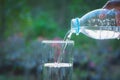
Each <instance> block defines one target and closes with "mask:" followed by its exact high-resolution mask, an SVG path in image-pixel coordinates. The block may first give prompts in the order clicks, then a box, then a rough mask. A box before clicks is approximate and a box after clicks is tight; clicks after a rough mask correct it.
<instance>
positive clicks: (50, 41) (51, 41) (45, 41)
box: [41, 40, 74, 44]
mask: <svg viewBox="0 0 120 80" xmlns="http://www.w3.org/2000/svg"><path fill="white" fill-rule="evenodd" d="M41 42H42V43H68V44H69V43H71V44H74V41H73V40H68V41H64V40H43V41H41Z"/></svg>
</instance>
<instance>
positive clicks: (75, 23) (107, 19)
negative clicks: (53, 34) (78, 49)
mask: <svg viewBox="0 0 120 80" xmlns="http://www.w3.org/2000/svg"><path fill="white" fill-rule="evenodd" d="M71 32H72V33H75V34H76V35H79V33H83V34H85V35H86V36H88V37H91V38H94V39H116V38H120V10H117V9H114V8H111V9H107V8H104V9H96V10H93V11H91V12H88V13H87V14H85V15H84V16H83V17H81V18H75V19H72V20H71Z"/></svg>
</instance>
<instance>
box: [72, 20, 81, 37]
mask: <svg viewBox="0 0 120 80" xmlns="http://www.w3.org/2000/svg"><path fill="white" fill-rule="evenodd" d="M71 31H72V32H73V33H76V35H79V33H80V18H75V19H72V20H71Z"/></svg>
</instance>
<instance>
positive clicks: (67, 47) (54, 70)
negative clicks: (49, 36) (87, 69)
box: [42, 40, 74, 80]
mask: <svg viewBox="0 0 120 80" xmlns="http://www.w3.org/2000/svg"><path fill="white" fill-rule="evenodd" d="M42 44H43V55H44V61H45V62H44V65H43V66H44V69H43V73H44V80H71V79H72V68H73V53H72V51H73V46H74V41H71V40H70V41H53V40H52V41H50V40H44V41H42Z"/></svg>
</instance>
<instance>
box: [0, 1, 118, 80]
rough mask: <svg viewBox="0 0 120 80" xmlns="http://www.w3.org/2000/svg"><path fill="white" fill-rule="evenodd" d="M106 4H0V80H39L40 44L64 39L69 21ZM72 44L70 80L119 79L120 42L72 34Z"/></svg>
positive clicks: (16, 2)
mask: <svg viewBox="0 0 120 80" xmlns="http://www.w3.org/2000/svg"><path fill="white" fill-rule="evenodd" d="M107 1H108V0H1V1H0V80H23V79H28V78H29V80H37V79H38V80H42V78H41V77H42V76H41V75H42V72H40V70H39V68H40V67H39V63H41V61H40V59H41V55H40V53H41V51H40V50H39V48H40V46H39V44H40V41H41V40H44V39H50V40H54V39H63V38H64V36H65V34H66V33H67V31H68V30H69V29H70V21H71V19H72V18H76V17H82V16H83V15H84V14H86V13H87V12H89V11H91V10H94V9H98V8H102V7H103V5H104V4H105V3H106V2H107ZM72 40H74V41H75V51H74V57H75V60H74V71H73V78H74V79H73V80H119V79H120V41H119V40H94V39H91V38H89V37H87V36H85V35H83V34H80V35H79V36H76V35H75V34H73V35H72ZM36 51H37V52H36ZM33 56H34V57H33ZM36 56H37V57H36ZM31 57H32V59H31ZM27 61H28V62H29V64H28V65H27V64H26V62H27ZM25 64H26V65H25ZM29 66H33V67H29ZM31 71H32V72H31ZM41 71H42V70H41ZM36 72H39V74H40V75H39V76H37V75H38V74H37V73H36ZM24 73H25V74H24ZM28 73H30V74H29V75H31V76H28ZM17 74H18V75H17ZM24 75H25V77H23V76H24ZM26 76H27V78H26Z"/></svg>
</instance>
